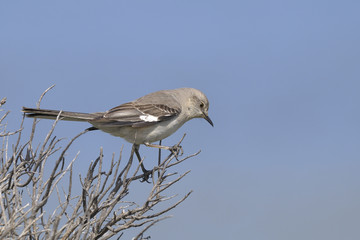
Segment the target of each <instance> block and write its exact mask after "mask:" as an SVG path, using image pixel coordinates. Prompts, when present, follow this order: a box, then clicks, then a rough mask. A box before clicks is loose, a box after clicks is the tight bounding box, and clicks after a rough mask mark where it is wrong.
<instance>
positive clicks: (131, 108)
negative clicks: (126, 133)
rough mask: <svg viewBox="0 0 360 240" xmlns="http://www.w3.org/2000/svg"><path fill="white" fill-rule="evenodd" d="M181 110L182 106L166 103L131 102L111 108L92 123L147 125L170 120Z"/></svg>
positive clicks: (104, 124)
mask: <svg viewBox="0 0 360 240" xmlns="http://www.w3.org/2000/svg"><path fill="white" fill-rule="evenodd" d="M180 111H181V109H180V108H177V107H169V106H167V105H164V104H155V103H154V104H141V103H136V102H129V103H125V104H122V105H120V106H117V107H114V108H112V109H110V110H109V111H107V112H105V114H104V115H103V116H101V117H98V118H96V119H94V120H92V121H91V123H94V124H96V125H99V124H100V125H103V126H106V127H111V126H114V127H118V126H131V127H146V126H150V125H153V124H155V123H159V122H162V121H166V120H169V119H171V118H173V117H175V116H177V115H179V113H180Z"/></svg>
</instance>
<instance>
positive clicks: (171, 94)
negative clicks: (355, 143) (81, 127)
mask: <svg viewBox="0 0 360 240" xmlns="http://www.w3.org/2000/svg"><path fill="white" fill-rule="evenodd" d="M208 110H209V101H208V98H207V97H206V95H205V94H204V93H203V92H201V91H200V90H197V89H195V88H177V89H171V90H160V91H157V92H153V93H150V94H147V95H145V96H143V97H140V98H138V99H136V100H134V101H131V102H127V103H124V104H121V105H119V106H117V107H114V108H111V109H110V110H108V111H105V112H95V113H81V112H70V111H60V110H50V109H39V108H28V107H23V108H22V112H24V114H25V116H26V117H30V118H42V119H57V118H58V117H59V119H60V120H65V121H80V122H88V123H90V124H91V125H92V127H90V128H88V130H101V131H103V132H106V133H109V134H111V135H113V136H116V137H121V138H123V139H125V140H126V141H128V142H130V143H132V144H133V147H134V149H135V153H136V155H137V157H138V159H139V161H140V160H141V158H140V154H139V147H140V145H141V144H143V145H145V146H149V147H158V148H164V149H169V148H168V147H164V146H160V145H156V144H153V143H154V142H157V141H161V140H163V139H165V138H167V137H168V136H170V135H171V134H173V133H174V132H175V131H177V130H178V129H179V128H180V127H181V126H183V124H184V123H186V122H187V121H189V120H191V119H194V118H203V119H205V120H206V121H207V122H208V123H209V124H210V125H211V126H214V124H213V122H212V120H211V119H210V117H209V114H208ZM141 167H142V170H143V171H144V173H145V171H147V170H146V169H145V168H144V166H143V165H142V166H141Z"/></svg>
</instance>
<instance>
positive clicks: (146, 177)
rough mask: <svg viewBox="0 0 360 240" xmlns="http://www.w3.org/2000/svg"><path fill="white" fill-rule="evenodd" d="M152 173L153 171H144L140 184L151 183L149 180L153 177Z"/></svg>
mask: <svg viewBox="0 0 360 240" xmlns="http://www.w3.org/2000/svg"><path fill="white" fill-rule="evenodd" d="M152 172H153V171H152V170H146V169H143V178H142V179H141V180H140V182H147V183H150V181H149V179H150V177H151V176H152Z"/></svg>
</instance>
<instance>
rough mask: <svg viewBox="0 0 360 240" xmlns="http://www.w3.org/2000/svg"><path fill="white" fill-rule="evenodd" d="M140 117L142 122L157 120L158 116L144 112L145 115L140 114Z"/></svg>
mask: <svg viewBox="0 0 360 240" xmlns="http://www.w3.org/2000/svg"><path fill="white" fill-rule="evenodd" d="M140 119H141V120H143V121H144V122H157V121H159V118H158V117H155V116H152V115H149V114H146V115H141V116H140Z"/></svg>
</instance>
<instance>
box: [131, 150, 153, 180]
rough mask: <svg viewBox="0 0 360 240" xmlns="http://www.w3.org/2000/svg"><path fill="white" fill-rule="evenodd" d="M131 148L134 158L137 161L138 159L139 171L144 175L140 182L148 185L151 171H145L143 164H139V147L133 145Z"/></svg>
mask: <svg viewBox="0 0 360 240" xmlns="http://www.w3.org/2000/svg"><path fill="white" fill-rule="evenodd" d="M133 148H134V152H135V154H136V157H137V159H138V160H139V162H140V167H141V170H142V171H143V173H144V177H143V179H142V182H145V181H146V182H148V183H149V181H148V180H149V177H150V175H151V173H152V171H151V170H147V169H146V168H145V167H144V164H143V163H142V162H141V161H142V160H141V156H140V153H139V148H140V145H138V144H134V145H133Z"/></svg>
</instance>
